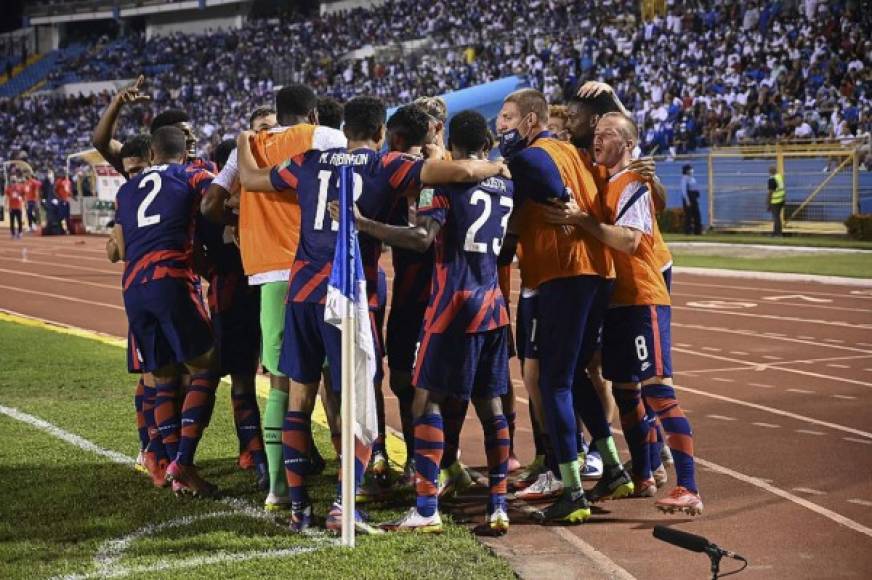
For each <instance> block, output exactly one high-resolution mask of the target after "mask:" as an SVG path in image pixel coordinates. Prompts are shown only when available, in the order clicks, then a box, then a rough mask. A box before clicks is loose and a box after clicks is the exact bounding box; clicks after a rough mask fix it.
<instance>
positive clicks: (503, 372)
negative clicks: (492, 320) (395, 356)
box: [412, 326, 510, 400]
mask: <svg viewBox="0 0 872 580" xmlns="http://www.w3.org/2000/svg"><path fill="white" fill-rule="evenodd" d="M509 332H510V330H509V327H508V326H502V327H500V328H497V329H495V330H489V331H487V332H476V333H464V334H462V335H461V334H459V333H454V332H448V333H424V335H423V337H422V339H421V347H420V348H419V349H418V355H417V358H416V359H415V374H414V376H413V377H412V384H414V385H415V387H417V388H419V389H426V390H428V391H433V392H436V393H442V394H444V395H448V396H450V397H454V398H457V399H462V400H469V399H470V398H475V399H491V398H494V397H500V396H502V395H505V394H506V393H507V392H508V387H509Z"/></svg>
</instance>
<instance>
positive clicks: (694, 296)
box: [670, 292, 872, 313]
mask: <svg viewBox="0 0 872 580" xmlns="http://www.w3.org/2000/svg"><path fill="white" fill-rule="evenodd" d="M670 296H678V297H682V298H687V299H688V300H699V299H703V300H720V301H723V302H731V301H737V302H742V301H749V302H757V301H758V300H757V299H756V298H734V297H731V296H718V295H715V294H696V293H694V294H684V293H682V292H672V293H671V294H670ZM763 304H780V305H782V306H790V307H791V308H797V307H798V308H816V309H818V310H836V311H840V312H863V313H872V309H867V308H850V307H847V306H827V305H825V304H810V303H808V302H784V301H782V300H779V301H778V302H777V303H776V302H772V301H768V300H767V301H766V302H763Z"/></svg>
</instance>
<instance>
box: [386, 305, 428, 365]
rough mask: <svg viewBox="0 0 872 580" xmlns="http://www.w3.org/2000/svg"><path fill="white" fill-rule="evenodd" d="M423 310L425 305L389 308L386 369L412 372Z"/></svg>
mask: <svg viewBox="0 0 872 580" xmlns="http://www.w3.org/2000/svg"><path fill="white" fill-rule="evenodd" d="M425 310H427V304H426V303H419V304H414V305H409V306H407V307H404V308H398V309H395V308H391V313H390V315H389V316H388V328H387V331H388V332H387V339H386V340H387V342H386V345H385V346H386V347H387V351H388V367H390V368H391V369H393V370H396V371H406V372H412V367H413V366H414V365H415V350H416V349H417V348H418V337H419V336H420V335H421V323H422V321H423V320H424V311H425Z"/></svg>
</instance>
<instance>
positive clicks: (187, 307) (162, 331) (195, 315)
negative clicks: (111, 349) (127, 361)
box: [124, 278, 213, 373]
mask: <svg viewBox="0 0 872 580" xmlns="http://www.w3.org/2000/svg"><path fill="white" fill-rule="evenodd" d="M124 309H125V310H126V311H127V320H128V323H129V325H130V340H132V341H133V343H132V348H130V349H129V350H131V352H132V353H135V357H136V360H138V361H139V362H140V363H141V369H140V370H141V371H143V372H149V373H150V372H154V371H156V370H158V369H161V368H163V367H165V366H168V365H173V364H180V363H184V362H186V361H190V360H192V359H195V358H197V357H198V356H200V355H202V354H205V353H206V352H208V351H209V350H210V349H211V348H212V346H213V337H212V327H211V325H210V324H209V314H208V313H207V311H206V306H205V305H204V304H203V298H202V296H200V294H198V293H197V289H196V287H195V286H194V284H193V283H192V282H191V281H189V280H186V279H182V278H161V279H159V280H152V281H151V282H148V283H146V284H140V285H137V286H131V287H130V288H128V289H127V290H125V291H124ZM136 372H139V371H136Z"/></svg>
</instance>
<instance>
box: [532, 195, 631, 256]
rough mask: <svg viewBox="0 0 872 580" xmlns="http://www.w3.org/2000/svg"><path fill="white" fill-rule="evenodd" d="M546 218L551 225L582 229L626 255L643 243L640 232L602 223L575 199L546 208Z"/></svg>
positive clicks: (555, 203)
mask: <svg viewBox="0 0 872 580" xmlns="http://www.w3.org/2000/svg"><path fill="white" fill-rule="evenodd" d="M544 217H545V221H546V222H547V223H550V224H554V225H563V226H575V227H579V228H582V229H583V230H585V231H586V232H587V233H589V234H590V235H592V236H593V237H595V238H596V239H598V240H599V241H600V242H602V243H603V244H605V245H607V246H608V247H610V248H612V249H613V250H617V251H619V252H624V253H625V254H630V255H632V254H635V253H636V249H637V248H638V247H639V242H641V241H642V232H641V231H640V230H637V229H634V228H630V227H626V226H620V225H612V224H606V223H603V222H600V221H599V220H598V219H596V217H594V216H593V215H591V214H589V213H587V212H586V211H584V210H582V209H581V208H580V207H579V206H578V204H577V203H576V202H575V199H570V200H569V201H568V202H554V203H552V205H550V206H547V207H546V208H545V211H544Z"/></svg>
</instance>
